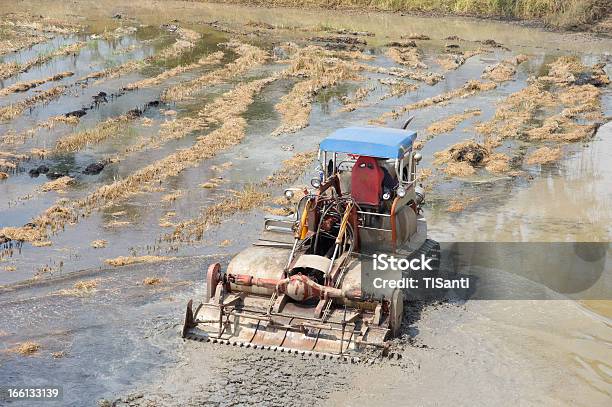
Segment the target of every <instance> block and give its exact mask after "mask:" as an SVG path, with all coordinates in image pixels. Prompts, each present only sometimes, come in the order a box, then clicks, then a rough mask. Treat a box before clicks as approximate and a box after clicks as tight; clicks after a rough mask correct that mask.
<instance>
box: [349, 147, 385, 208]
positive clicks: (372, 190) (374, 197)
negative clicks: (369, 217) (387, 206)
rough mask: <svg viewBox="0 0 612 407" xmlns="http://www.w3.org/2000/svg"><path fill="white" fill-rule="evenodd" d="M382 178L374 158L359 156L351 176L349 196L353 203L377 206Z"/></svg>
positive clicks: (382, 174)
mask: <svg viewBox="0 0 612 407" xmlns="http://www.w3.org/2000/svg"><path fill="white" fill-rule="evenodd" d="M384 176H385V175H384V173H383V170H382V169H381V168H380V167H379V166H378V162H377V161H376V158H373V157H366V156H363V155H362V156H360V157H359V158H358V159H357V162H356V163H355V165H354V166H353V172H352V174H351V196H352V197H353V199H354V200H355V202H357V203H358V204H361V205H371V206H379V205H380V199H381V196H382V182H383V178H384Z"/></svg>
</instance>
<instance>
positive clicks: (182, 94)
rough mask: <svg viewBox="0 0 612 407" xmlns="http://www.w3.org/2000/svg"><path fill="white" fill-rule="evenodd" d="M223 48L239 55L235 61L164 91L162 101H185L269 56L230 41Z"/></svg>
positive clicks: (253, 48)
mask: <svg viewBox="0 0 612 407" xmlns="http://www.w3.org/2000/svg"><path fill="white" fill-rule="evenodd" d="M225 46H226V47H227V48H229V49H231V50H233V51H234V52H236V53H237V54H238V55H239V57H238V58H237V59H236V60H235V61H233V62H230V63H229V64H227V65H225V66H224V67H223V68H221V69H218V70H216V71H213V72H208V73H206V74H204V75H202V76H200V77H199V78H196V79H193V80H191V81H188V82H182V83H180V84H178V85H175V86H173V87H171V88H169V89H166V90H165V91H164V92H163V94H162V100H164V101H166V102H170V101H173V102H177V101H181V100H185V99H187V98H189V97H190V96H191V95H193V94H194V93H196V92H198V91H200V90H201V89H202V88H204V87H205V86H208V85H213V84H217V83H221V82H224V81H226V80H228V79H230V78H234V77H237V76H239V75H242V74H244V73H245V72H247V71H248V70H250V69H253V68H254V67H257V66H260V65H262V64H263V63H264V62H266V61H267V60H268V59H269V54H268V53H267V52H265V51H264V50H262V49H260V48H258V47H255V46H252V45H249V44H243V43H240V42H238V41H231V42H229V43H227V44H225Z"/></svg>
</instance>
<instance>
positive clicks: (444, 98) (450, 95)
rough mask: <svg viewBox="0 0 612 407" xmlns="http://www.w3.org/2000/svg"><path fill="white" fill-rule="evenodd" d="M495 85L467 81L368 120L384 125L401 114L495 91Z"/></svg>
mask: <svg viewBox="0 0 612 407" xmlns="http://www.w3.org/2000/svg"><path fill="white" fill-rule="evenodd" d="M496 87H497V85H496V84H495V83H493V82H481V81H478V80H469V81H468V82H466V83H465V84H464V85H463V86H461V87H459V88H456V89H453V90H451V91H449V92H445V93H442V94H440V95H436V96H433V97H430V98H427V99H423V100H421V101H418V102H415V103H411V104H409V105H405V106H402V107H401V108H399V109H398V110H394V111H392V112H387V113H383V114H382V115H381V116H380V117H378V118H376V119H372V120H370V123H372V124H385V123H386V122H387V120H389V119H397V118H399V117H400V115H401V114H403V113H406V112H408V111H412V110H417V109H422V108H425V107H429V106H433V105H436V104H440V103H446V102H448V101H450V100H453V99H459V98H467V97H469V96H472V95H474V94H476V93H479V92H485V91H489V90H492V89H495V88H496Z"/></svg>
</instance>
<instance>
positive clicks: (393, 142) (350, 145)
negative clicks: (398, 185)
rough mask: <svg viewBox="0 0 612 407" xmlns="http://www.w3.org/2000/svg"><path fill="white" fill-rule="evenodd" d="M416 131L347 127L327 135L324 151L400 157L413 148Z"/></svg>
mask: <svg viewBox="0 0 612 407" xmlns="http://www.w3.org/2000/svg"><path fill="white" fill-rule="evenodd" d="M416 137H417V134H416V132H415V131H410V130H401V129H392V128H388V127H345V128H343V129H338V130H336V131H334V132H333V133H332V134H330V135H329V136H327V137H326V138H325V139H324V140H323V141H322V142H321V144H320V145H319V147H320V148H321V150H322V151H331V152H336V153H348V154H358V155H365V156H368V157H379V158H400V157H402V156H403V155H404V154H405V152H406V151H408V150H410V149H411V148H412V143H413V142H414V140H416Z"/></svg>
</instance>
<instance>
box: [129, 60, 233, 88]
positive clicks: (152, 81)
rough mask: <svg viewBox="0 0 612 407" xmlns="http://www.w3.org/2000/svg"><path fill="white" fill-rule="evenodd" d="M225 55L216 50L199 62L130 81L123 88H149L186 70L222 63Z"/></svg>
mask: <svg viewBox="0 0 612 407" xmlns="http://www.w3.org/2000/svg"><path fill="white" fill-rule="evenodd" d="M223 55H224V54H223V52H222V51H217V52H214V53H212V54H210V55H207V56H206V57H203V58H200V59H199V60H198V61H197V62H194V63H192V64H188V65H179V66H176V67H174V68H172V69H168V70H166V71H164V72H162V73H160V74H159V75H157V76H154V77H152V78H147V79H143V80H140V81H138V82H133V83H130V84H128V85H126V86H124V87H123V89H124V90H134V89H140V88H148V87H151V86H156V85H159V84H161V83H162V82H164V81H165V80H167V79H170V78H173V77H175V76H178V75H180V74H182V73H185V72H188V71H191V70H194V69H197V68H201V67H204V66H208V65H215V64H219V63H221V60H222V59H223Z"/></svg>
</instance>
